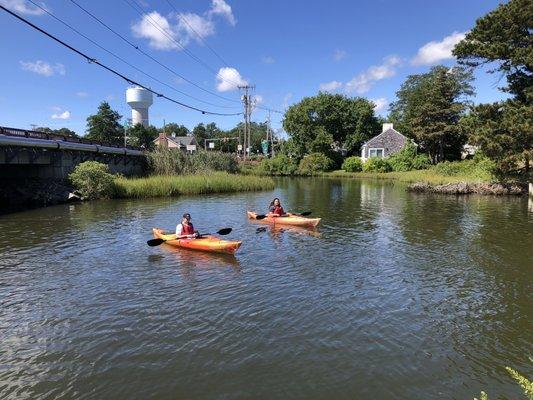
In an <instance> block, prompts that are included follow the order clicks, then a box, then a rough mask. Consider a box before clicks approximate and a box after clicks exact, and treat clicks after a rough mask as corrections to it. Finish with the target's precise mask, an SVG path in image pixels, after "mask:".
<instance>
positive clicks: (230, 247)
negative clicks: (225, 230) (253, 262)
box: [152, 228, 242, 254]
mask: <svg viewBox="0 0 533 400" xmlns="http://www.w3.org/2000/svg"><path fill="white" fill-rule="evenodd" d="M152 230H153V232H154V237H155V238H156V239H164V240H167V241H166V242H165V243H166V244H168V245H170V246H174V247H182V248H184V249H191V250H201V251H210V252H214V253H227V254H234V253H235V252H236V251H237V250H238V249H239V247H241V244H242V242H241V241H232V240H222V239H220V238H218V237H217V236H212V235H206V236H202V237H201V238H196V239H176V234H175V233H172V234H165V231H164V230H162V229H157V228H153V229H152Z"/></svg>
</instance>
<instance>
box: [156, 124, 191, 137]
mask: <svg viewBox="0 0 533 400" xmlns="http://www.w3.org/2000/svg"><path fill="white" fill-rule="evenodd" d="M163 131H164V132H165V133H166V134H167V135H171V134H173V133H175V134H176V136H187V135H189V134H190V133H191V132H190V131H189V129H188V128H187V127H186V126H185V125H179V124H176V123H175V122H171V123H170V124H166V125H165V126H164V127H163V128H160V129H159V132H163Z"/></svg>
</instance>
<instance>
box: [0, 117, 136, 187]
mask: <svg viewBox="0 0 533 400" xmlns="http://www.w3.org/2000/svg"><path fill="white" fill-rule="evenodd" d="M88 160H96V161H99V162H102V163H105V164H107V165H108V166H109V170H110V172H112V173H121V174H123V175H134V174H139V173H141V172H142V171H143V168H144V166H145V163H146V156H145V153H144V151H143V149H141V148H138V147H132V146H126V147H124V146H116V145H113V144H110V143H105V142H97V141H91V140H88V139H84V138H76V137H70V136H64V135H58V134H48V133H44V132H39V131H29V130H24V129H16V128H8V127H3V126H0V180H5V179H9V180H13V179H24V178H41V179H56V180H61V179H66V178H67V177H68V174H69V173H70V172H72V170H73V169H74V168H75V167H76V165H78V164H79V163H82V162H84V161H88Z"/></svg>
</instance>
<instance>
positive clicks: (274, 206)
mask: <svg viewBox="0 0 533 400" xmlns="http://www.w3.org/2000/svg"><path fill="white" fill-rule="evenodd" d="M268 215H269V216H271V217H286V216H287V215H289V214H287V213H285V210H284V209H283V207H282V206H281V202H280V201H279V199H278V198H277V197H276V198H275V199H274V200H272V202H271V203H270V206H269V207H268Z"/></svg>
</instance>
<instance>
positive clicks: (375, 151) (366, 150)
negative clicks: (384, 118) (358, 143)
mask: <svg viewBox="0 0 533 400" xmlns="http://www.w3.org/2000/svg"><path fill="white" fill-rule="evenodd" d="M410 140H411V139H409V138H407V137H405V136H404V135H402V134H401V133H400V132H398V131H397V130H395V129H394V127H393V125H392V124H383V129H382V132H381V133H380V134H379V135H377V136H374V137H373V138H372V139H370V140H369V141H367V142H365V143H363V146H362V147H361V160H362V161H363V162H365V161H366V160H368V159H369V158H370V157H380V158H383V157H389V156H391V155H393V154H395V153H398V152H399V151H400V150H401V149H403V147H404V146H405V145H406V144H407V143H408V142H409V141H410Z"/></svg>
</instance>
